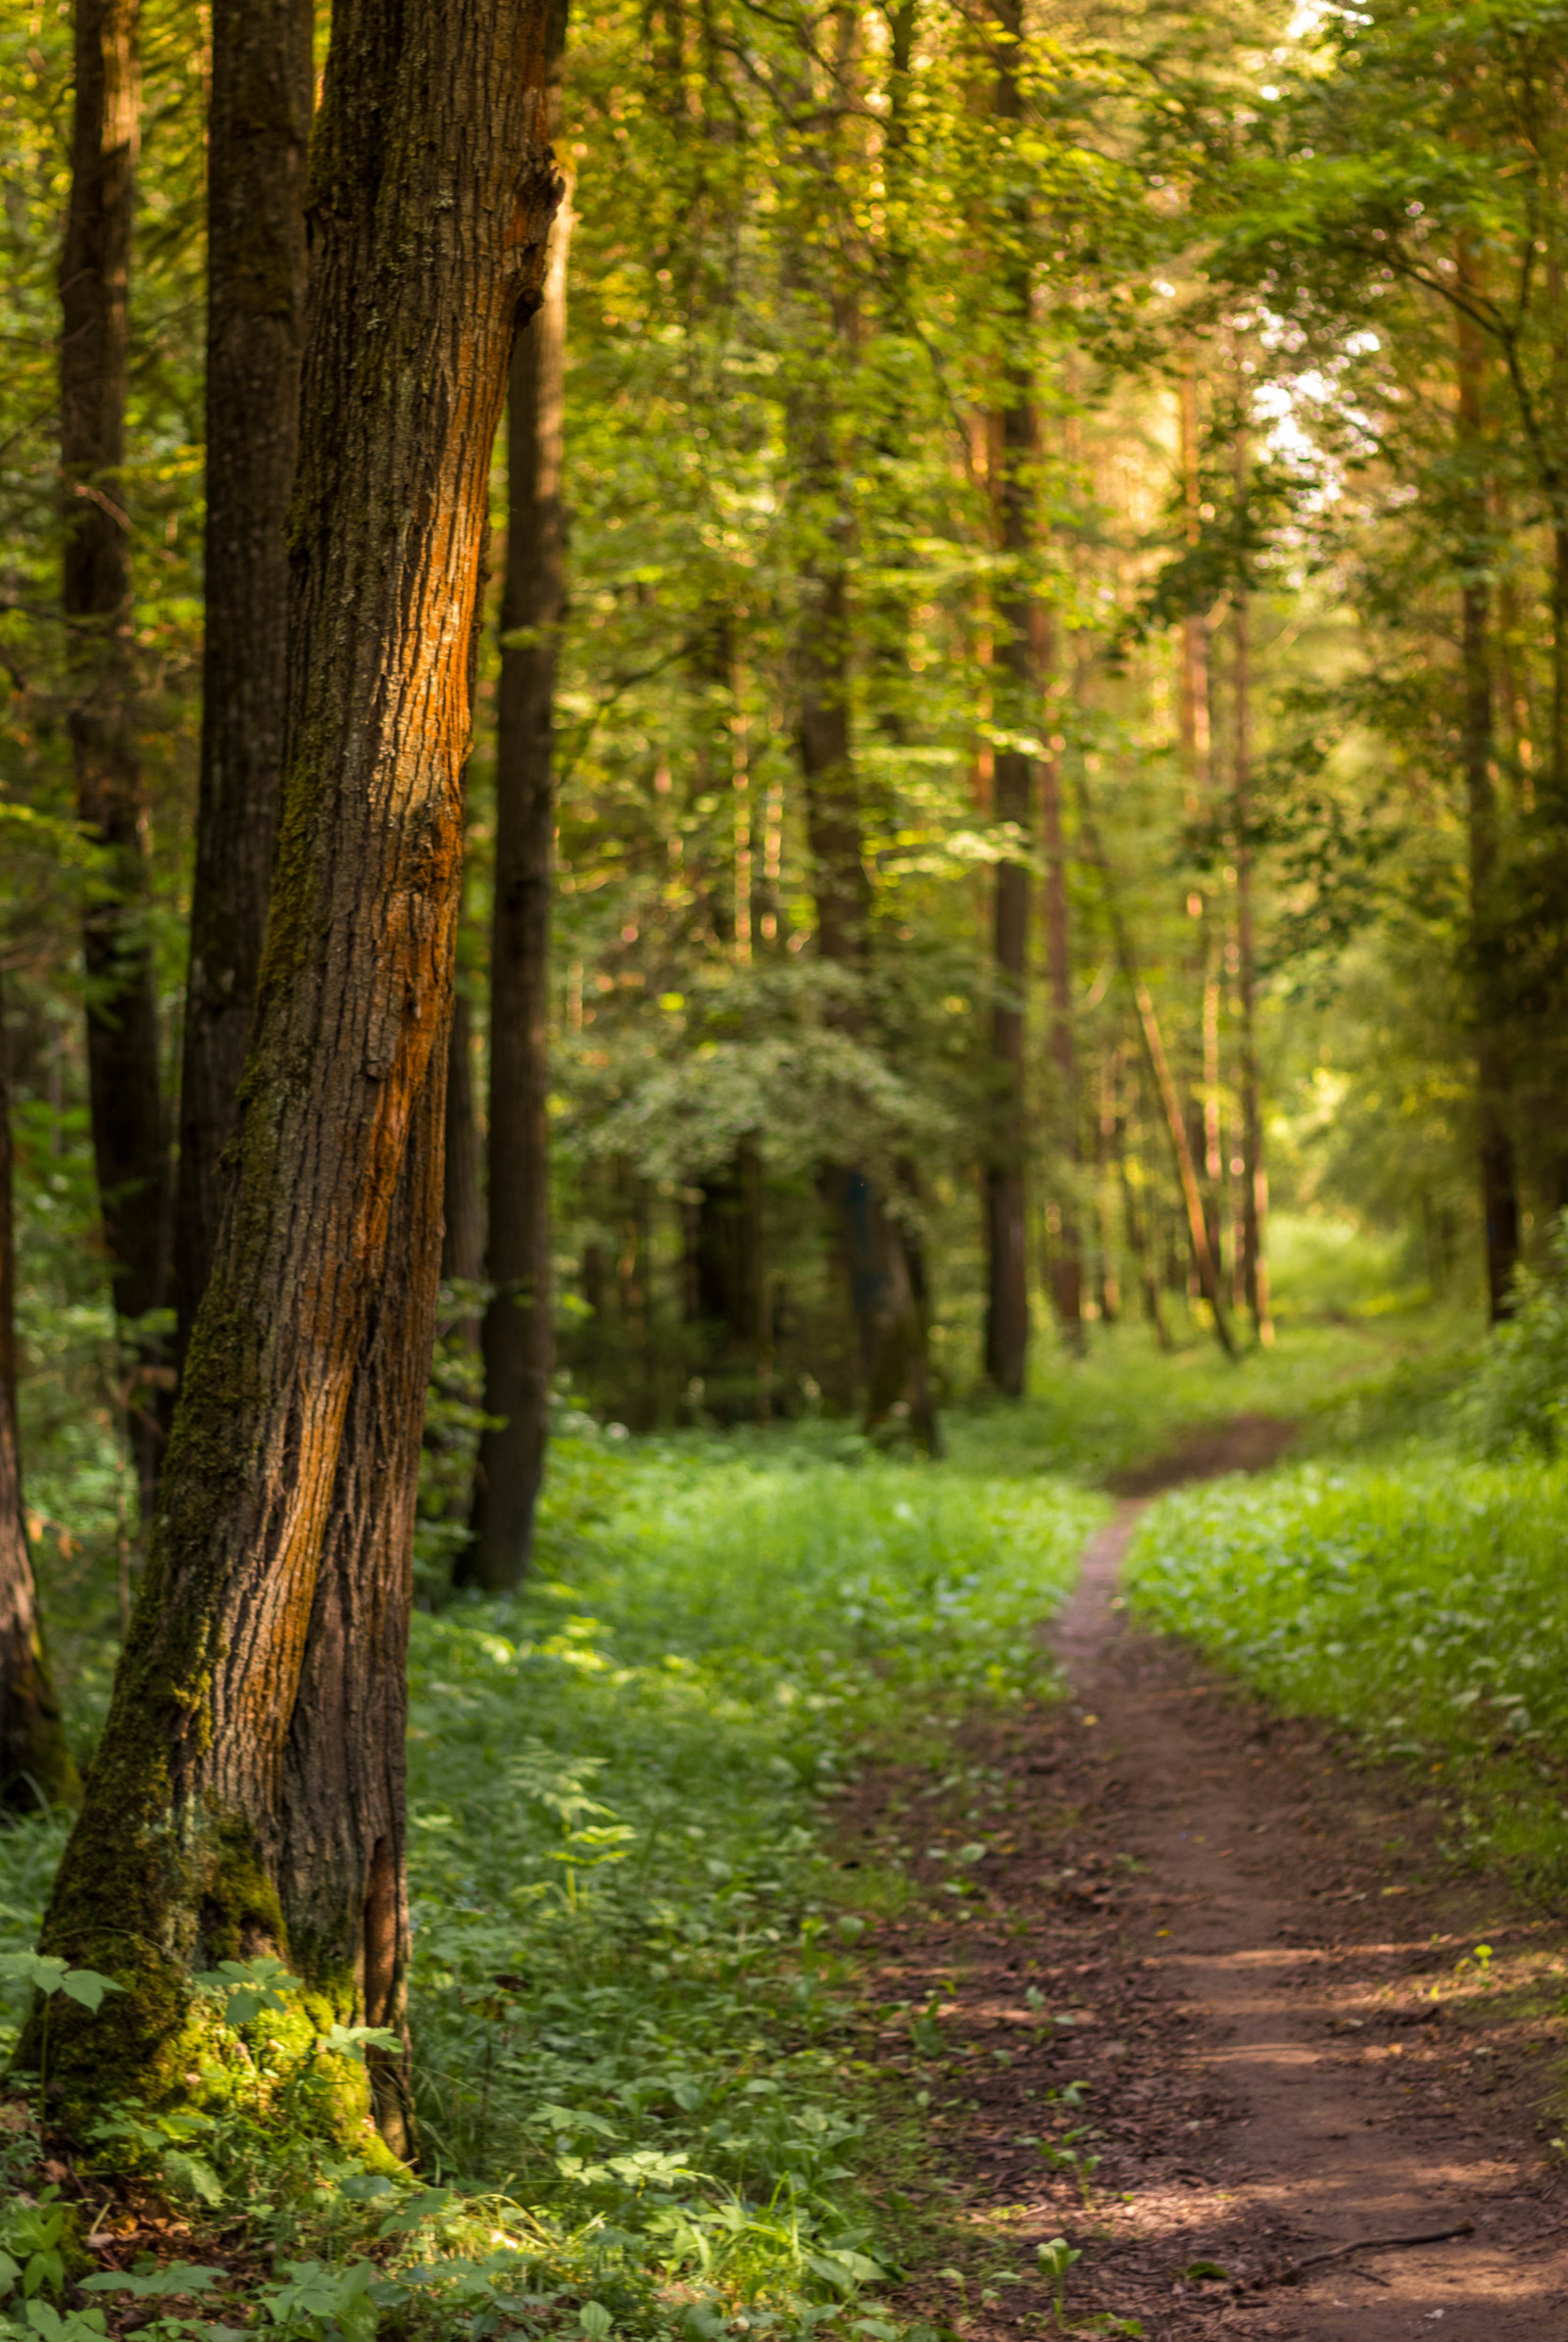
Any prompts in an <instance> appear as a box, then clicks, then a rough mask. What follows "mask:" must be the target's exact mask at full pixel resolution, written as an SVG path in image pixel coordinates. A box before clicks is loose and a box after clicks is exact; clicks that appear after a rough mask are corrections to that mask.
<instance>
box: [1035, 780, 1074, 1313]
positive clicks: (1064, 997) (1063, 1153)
mask: <svg viewBox="0 0 1568 2342" xmlns="http://www.w3.org/2000/svg"><path fill="white" fill-rule="evenodd" d="M1058 755H1059V752H1058V751H1057V750H1056V749H1055V748H1053V749H1052V750H1051V753H1050V754H1049V756H1046V757H1045V759H1044V760H1043V762H1042V764H1041V767H1040V824H1041V829H1042V832H1043V834H1044V840H1045V849H1046V903H1045V909H1046V973H1047V976H1048V979H1049V981H1050V985H1051V1059H1052V1065H1053V1067H1054V1072H1055V1077H1056V1100H1055V1104H1056V1116H1055V1120H1056V1150H1057V1153H1058V1155H1059V1157H1060V1160H1061V1162H1062V1165H1063V1167H1064V1170H1065V1173H1066V1177H1065V1180H1064V1183H1063V1185H1064V1191H1065V1193H1066V1195H1067V1200H1066V1202H1065V1203H1064V1204H1063V1206H1062V1212H1061V1241H1060V1244H1059V1245H1058V1247H1057V1250H1056V1253H1055V1257H1054V1261H1053V1263H1052V1293H1053V1298H1054V1301H1055V1305H1056V1316H1057V1318H1058V1319H1059V1321H1060V1323H1061V1327H1062V1331H1063V1332H1064V1333H1065V1335H1066V1337H1067V1342H1068V1346H1069V1347H1070V1348H1071V1349H1074V1350H1081V1349H1082V1348H1083V1341H1084V1263H1083V1245H1082V1240H1081V1237H1080V1233H1079V1228H1078V1214H1077V1209H1076V1203H1075V1198H1074V1193H1073V1185H1072V1182H1073V1174H1074V1173H1075V1171H1076V1170H1077V1167H1078V1152H1079V1147H1078V1062H1077V1038H1076V1035H1075V1033H1074V1029H1073V1013H1072V928H1071V924H1070V911H1069V906H1068V902H1067V849H1066V844H1065V841H1064V839H1063V836H1062V827H1061V766H1060V763H1059V761H1058Z"/></svg>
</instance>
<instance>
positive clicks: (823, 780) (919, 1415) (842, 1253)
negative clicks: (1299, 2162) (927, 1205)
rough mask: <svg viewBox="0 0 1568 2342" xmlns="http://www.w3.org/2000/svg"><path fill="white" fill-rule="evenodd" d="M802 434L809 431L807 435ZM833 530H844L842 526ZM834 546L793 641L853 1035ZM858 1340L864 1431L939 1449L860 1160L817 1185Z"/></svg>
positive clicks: (855, 841)
mask: <svg viewBox="0 0 1568 2342" xmlns="http://www.w3.org/2000/svg"><path fill="white" fill-rule="evenodd" d="M803 436H804V435H803ZM812 456H813V461H812V463H811V468H810V473H809V476H810V477H811V479H812V480H813V481H814V483H815V484H816V485H817V487H818V489H819V492H820V490H821V489H822V487H823V485H824V483H825V482H826V481H828V480H830V479H831V464H830V460H829V457H828V453H827V451H826V450H825V449H824V448H823V447H822V446H821V445H820V443H819V442H817V443H815V444H814V445H813V449H812ZM836 525H837V526H838V528H839V529H840V531H842V527H843V522H842V519H840V520H839V521H838V522H837V523H836ZM829 541H830V546H832V547H833V550H832V552H830V554H829V557H828V558H827V559H826V560H825V561H818V562H814V563H812V564H810V565H809V567H808V570H807V573H806V575H805V577H804V579H803V584H804V586H805V589H806V590H805V593H804V595H803V608H802V611H801V621H800V628H799V632H798V634H797V637H796V672H797V676H798V679H799V685H800V755H801V771H802V775H803V778H804V780H805V783H806V820H807V835H808V839H809V845H810V851H811V871H812V885H813V890H814V894H815V903H816V946H817V951H818V954H819V955H820V957H821V958H822V959H824V960H825V961H827V962H828V963H829V965H831V966H834V967H837V968H840V969H842V970H843V971H844V972H845V973H846V975H847V976H848V977H849V978H850V979H851V980H852V984H853V987H854V989H853V990H852V991H850V992H848V993H847V994H846V996H845V998H844V1000H843V1001H842V1002H841V1003H840V1004H838V1005H837V1006H836V1008H835V1009H834V1010H833V1011H832V1013H833V1015H834V1017H835V1020H836V1021H837V1022H838V1023H839V1025H840V1026H841V1027H842V1029H843V1030H845V1031H846V1032H852V1033H854V1032H859V1031H860V1030H862V1029H863V1026H864V1023H865V1014H866V1011H865V1001H864V995H863V990H862V981H863V978H864V975H865V972H866V968H867V964H868V961H869V957H870V941H871V939H870V920H871V886H870V881H869V879H868V878H867V876H866V870H865V851H864V842H863V838H862V835H861V828H860V805H859V798H858V790H857V785H856V773H855V763H854V757H853V754H852V747H851V738H850V706H849V700H850V647H849V593H848V587H847V583H846V578H845V570H844V564H843V561H842V559H841V558H835V556H836V554H837V551H838V548H837V545H836V544H834V541H833V539H832V537H831V536H830V540H829ZM817 1184H818V1190H819V1193H820V1195H821V1196H822V1200H823V1202H824V1203H825V1205H826V1206H827V1210H828V1215H829V1223H830V1226H831V1228H832V1230H833V1242H834V1244H835V1247H836V1249H837V1252H838V1257H839V1267H840V1271H841V1273H842V1277H843V1282H844V1286H845V1289H846V1292H847V1294H848V1297H849V1301H850V1306H851V1308H852V1310H853V1312H854V1317H855V1325H856V1331H857V1334H858V1343H859V1352H860V1368H861V1379H862V1388H863V1390H864V1392H865V1424H866V1428H867V1430H868V1431H870V1430H877V1429H879V1428H880V1427H881V1426H882V1425H884V1424H885V1423H886V1422H887V1421H888V1420H889V1419H890V1418H893V1417H895V1416H896V1414H897V1413H898V1412H899V1411H901V1410H902V1412H903V1414H904V1415H905V1417H906V1418H907V1421H908V1423H909V1426H910V1429H911V1431H912V1433H913V1436H914V1438H915V1439H916V1440H917V1442H918V1443H919V1444H920V1445H921V1446H922V1447H924V1448H926V1449H927V1450H930V1451H934V1449H935V1446H936V1444H937V1439H938V1433H937V1427H936V1417H935V1411H934V1409H933V1406H932V1401H931V1390H930V1376H929V1369H928V1362H927V1352H928V1347H929V1344H928V1340H927V1332H926V1313H925V1309H924V1306H923V1280H921V1279H920V1278H919V1277H918V1276H917V1274H916V1272H915V1271H914V1270H913V1269H912V1268H911V1264H910V1258H909V1252H908V1247H907V1240H906V1238H905V1236H904V1233H903V1231H902V1229H901V1228H900V1227H899V1225H898V1223H897V1221H896V1220H895V1219H894V1218H893V1217H892V1216H891V1215H890V1213H889V1210H888V1203H887V1198H886V1196H885V1195H884V1194H883V1192H882V1190H881V1188H880V1187H879V1186H878V1184H877V1183H876V1181H874V1180H873V1179H871V1178H870V1177H869V1176H868V1174H867V1173H866V1172H865V1171H864V1170H862V1169H860V1168H859V1167H858V1166H857V1165H855V1164H830V1165H829V1166H828V1167H827V1168H826V1169H824V1171H823V1172H822V1174H821V1176H820V1178H819V1180H818V1183H817Z"/></svg>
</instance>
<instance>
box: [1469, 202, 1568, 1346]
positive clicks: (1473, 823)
mask: <svg viewBox="0 0 1568 2342" xmlns="http://www.w3.org/2000/svg"><path fill="white" fill-rule="evenodd" d="M1457 268H1458V273H1459V276H1460V280H1461V282H1462V283H1468V284H1469V285H1470V286H1471V287H1472V288H1473V290H1474V291H1475V292H1476V293H1477V295H1478V296H1479V291H1480V288H1479V285H1478V284H1477V281H1476V275H1477V270H1476V256H1475V252H1474V248H1473V245H1472V243H1471V240H1470V239H1469V238H1468V237H1466V238H1464V239H1462V240H1461V243H1460V247H1459V257H1458V262H1457ZM1454 326H1455V335H1456V342H1457V359H1458V369H1457V371H1458V381H1457V391H1458V396H1457V398H1456V401H1455V430H1456V437H1457V451H1456V452H1457V459H1458V463H1459V465H1460V469H1461V478H1460V483H1459V486H1460V501H1461V506H1462V519H1461V527H1462V531H1463V543H1462V546H1461V548H1460V559H1461V561H1462V563H1463V569H1462V574H1461V580H1460V586H1459V659H1460V667H1461V677H1462V680H1461V688H1462V692H1463V707H1464V712H1463V716H1462V735H1463V744H1464V746H1463V754H1464V785H1465V812H1466V826H1467V830H1468V836H1469V878H1470V955H1471V962H1472V977H1471V981H1472V989H1473V997H1474V1002H1475V1010H1474V1015H1475V1055H1476V1124H1477V1138H1478V1142H1479V1145H1478V1154H1479V1158H1480V1172H1481V1216H1482V1235H1483V1243H1484V1245H1485V1253H1486V1273H1487V1306H1488V1311H1489V1314H1490V1315H1491V1317H1492V1320H1493V1322H1494V1324H1495V1323H1496V1321H1497V1320H1498V1319H1499V1318H1502V1317H1505V1316H1506V1315H1507V1313H1508V1310H1509V1307H1510V1306H1511V1302H1512V1294H1513V1274H1514V1269H1515V1268H1516V1266H1517V1265H1518V1259H1519V1197H1518V1192H1517V1189H1516V1186H1515V1181H1514V1149H1513V1137H1512V1134H1511V1132H1510V1130H1509V1127H1508V1104H1509V1098H1508V1090H1509V1078H1508V1077H1509V1068H1508V1049H1507V1042H1506V1038H1505V1035H1504V1032H1503V1029H1502V1019H1501V1017H1500V1016H1499V1013H1498V1008H1497V998H1496V996H1497V991H1498V976H1499V972H1500V966H1499V963H1500V960H1501V955H1502V949H1503V939H1504V933H1505V928H1506V914H1505V913H1504V912H1503V910H1502V906H1501V905H1500V903H1499V902H1498V875H1499V874H1498V866H1497V865H1498V840H1497V805H1496V792H1495V786H1494V782H1493V759H1494V756H1495V739H1494V719H1493V674H1492V669H1493V654H1492V641H1491V635H1492V589H1491V585H1490V582H1489V579H1488V566H1489V559H1490V554H1491V534H1492V532H1491V526H1490V514H1489V512H1488V498H1487V476H1486V421H1485V413H1484V408H1485V398H1486V360H1487V345H1486V340H1485V337H1484V335H1483V334H1482V332H1481V330H1480V328H1479V327H1478V325H1477V324H1476V322H1475V320H1474V318H1473V317H1471V316H1470V315H1469V314H1467V312H1466V311H1465V310H1463V309H1460V310H1458V311H1457V312H1456V313H1455V317H1454ZM1553 592H1554V594H1555V586H1554V588H1553ZM1555 607H1556V604H1555V601H1554V603H1553V608H1554V609H1555ZM1553 671H1554V699H1553V707H1554V709H1555V707H1556V705H1557V698H1556V696H1555V695H1556V689H1557V685H1556V660H1555V657H1554V661H1553ZM1553 720H1554V722H1555V721H1556V717H1555V715H1554V718H1553Z"/></svg>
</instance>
